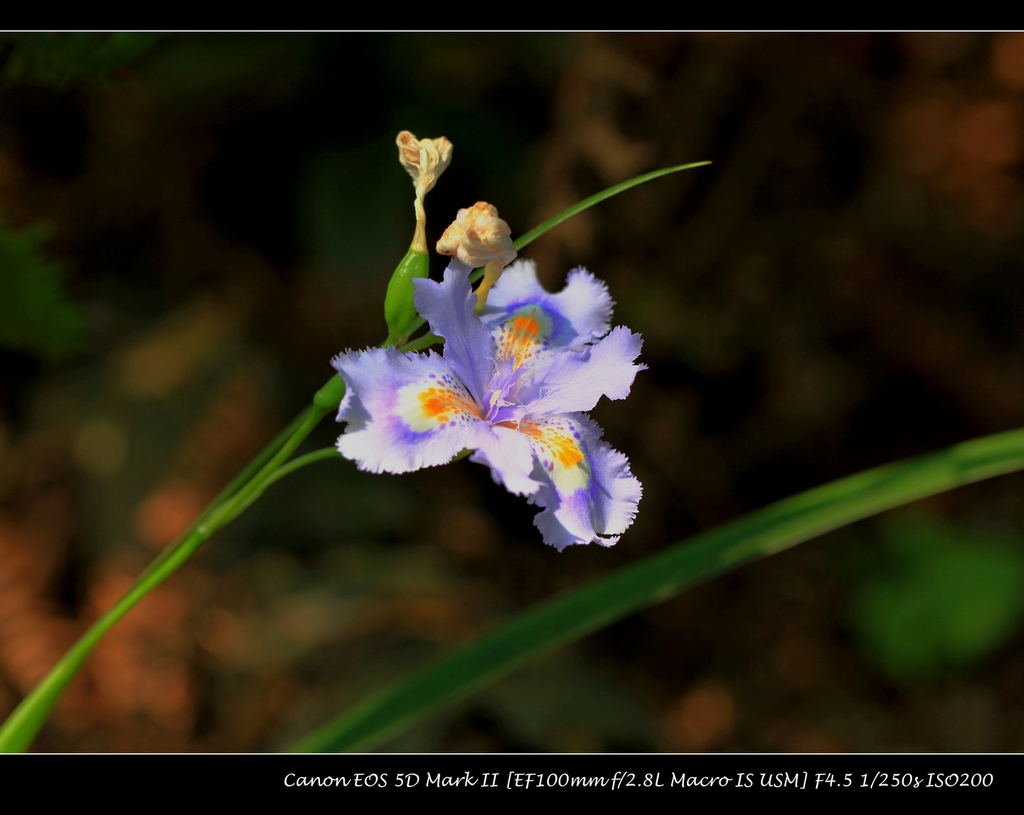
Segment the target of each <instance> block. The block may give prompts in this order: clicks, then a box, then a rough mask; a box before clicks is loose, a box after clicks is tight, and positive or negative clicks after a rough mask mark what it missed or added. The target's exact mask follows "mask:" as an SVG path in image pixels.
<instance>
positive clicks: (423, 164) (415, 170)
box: [395, 130, 452, 252]
mask: <svg viewBox="0 0 1024 815" xmlns="http://www.w3.org/2000/svg"><path fill="white" fill-rule="evenodd" d="M395 143H396V144H397V145H398V160H399V161H400V162H402V166H403V167H405V169H406V171H407V172H408V173H409V175H410V176H412V183H413V186H415V187H416V200H415V201H414V202H413V205H414V206H415V208H416V231H415V232H414V233H413V236H412V244H411V245H410V249H415V250H416V251H417V252H426V251H427V213H426V210H424V209H423V197H424V196H425V195H426V194H427V193H428V192H430V191H431V190H432V189H433V188H434V185H435V184H436V183H437V179H439V178H440V177H441V173H443V172H444V171H445V170H446V169H448V165H449V164H451V162H452V143H451V142H450V141H448V139H446V138H445V137H444V136H439V137H438V138H436V139H417V138H416V137H415V136H414V135H413V134H412V133H410V132H409V131H408V130H403V131H402V132H401V133H399V134H398V138H396V139H395Z"/></svg>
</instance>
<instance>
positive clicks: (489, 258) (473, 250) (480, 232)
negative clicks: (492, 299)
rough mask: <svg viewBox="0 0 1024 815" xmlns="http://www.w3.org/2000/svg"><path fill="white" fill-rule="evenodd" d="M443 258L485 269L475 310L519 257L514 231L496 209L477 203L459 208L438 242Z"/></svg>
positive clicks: (481, 305) (481, 306)
mask: <svg viewBox="0 0 1024 815" xmlns="http://www.w3.org/2000/svg"><path fill="white" fill-rule="evenodd" d="M437 251H438V252H439V253H440V254H442V255H451V256H453V257H457V258H458V259H459V260H461V261H462V262H463V263H465V264H466V265H467V266H474V267H475V266H483V267H484V279H483V280H482V281H481V283H480V285H479V286H478V287H477V290H476V311H477V313H478V314H479V313H480V312H481V311H482V310H483V307H484V305H485V304H486V303H487V293H488V292H489V291H490V290H491V286H493V285H494V284H495V283H497V282H498V278H499V277H501V271H502V269H504V268H505V267H506V266H507V265H508V264H510V263H511V262H512V261H513V260H515V258H516V254H517V253H516V248H515V246H513V245H512V230H511V229H510V228H509V225H508V224H507V223H505V222H504V221H503V220H502V219H501V218H499V217H498V209H497V207H495V206H493V205H491V204H488V203H486V202H485V201H477V202H476V203H475V204H473V206H471V207H470V208H469V209H460V210H459V214H458V217H456V219H455V220H454V221H453V222H452V224H451V225H450V226H449V227H448V228H447V229H446V230H445V231H444V234H443V235H442V236H441V240H439V241H438V242H437Z"/></svg>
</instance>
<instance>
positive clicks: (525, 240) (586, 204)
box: [512, 161, 711, 251]
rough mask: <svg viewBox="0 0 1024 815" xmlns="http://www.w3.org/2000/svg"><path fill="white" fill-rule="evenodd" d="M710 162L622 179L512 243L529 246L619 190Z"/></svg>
mask: <svg viewBox="0 0 1024 815" xmlns="http://www.w3.org/2000/svg"><path fill="white" fill-rule="evenodd" d="M710 163H711V162H710V161H694V162H691V163H690V164H678V165H676V166H675V167H665V168H663V169H661V170H654V171H653V172H650V173H644V174H643V175H638V176H637V177H636V178H631V179H629V180H628V181H623V182H622V183H621V184H616V185H615V186H614V187H609V188H608V189H606V190H602V191H601V192H599V193H595V194H594V195H591V196H590V197H589V198H584V199H583V200H582V201H579V202H577V203H575V204H573V205H572V206H571V207H569V208H568V209H565V210H562V211H561V212H559V213H558V214H557V215H555V216H553V217H551V218H548V219H547V220H546V221H544V223H541V224H538V225H537V226H535V227H534V228H533V229H531V230H530V231H529V232H527V233H526V234H525V235H520V236H519V237H518V238H516V239H515V240H514V241H512V245H513V246H515V248H516V250H517V251H518V250H521V249H523V248H524V247H526V246H529V245H530V244H531V243H533V242H534V241H535V240H537V238H539V237H540V236H541V235H543V234H544V233H545V232H547V231H548V230H549V229H554V228H555V227H556V226H558V225H559V224H560V223H562V221H568V220H569V219H570V218H571V217H572V216H573V215H578V214H579V213H581V212H583V210H585V209H590V207H592V206H594V204H600V203H601V202H602V201H606V200H607V199H609V198H611V197H612V196H613V195H618V194H619V193H620V192H625V191H626V190H628V189H631V188H632V187H638V186H639V185H641V184H644V183H646V182H648V181H653V180H654V179H655V178H661V177H662V176H663V175H671V174H672V173H678V172H681V171H682V170H692V169H693V168H694V167H705V166H707V165H708V164H710Z"/></svg>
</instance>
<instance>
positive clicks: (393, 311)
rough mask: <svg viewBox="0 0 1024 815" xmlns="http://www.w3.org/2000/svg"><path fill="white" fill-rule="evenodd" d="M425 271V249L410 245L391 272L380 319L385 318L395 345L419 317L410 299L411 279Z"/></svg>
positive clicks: (428, 263) (411, 295)
mask: <svg viewBox="0 0 1024 815" xmlns="http://www.w3.org/2000/svg"><path fill="white" fill-rule="evenodd" d="M429 274H430V257H429V256H428V255H427V253H426V252H423V251H420V250H417V249H410V250H409V251H408V252H406V253H405V257H404V258H402V261H401V263H399V264H398V266H397V268H396V269H395V273H394V274H393V275H392V276H391V282H390V283H388V293H387V294H386V295H385V297H384V319H385V320H387V324H388V334H389V335H390V336H389V339H391V340H392V341H393V342H394V343H395V344H396V345H401V344H402V343H403V342H405V340H406V339H407V338H408V336H409V334H411V333H412V330H413V328H414V325H415V323H416V321H417V318H418V317H419V315H418V314H417V313H416V306H415V305H414V304H413V301H412V298H413V285H412V281H413V280H414V279H415V278H417V277H427V276H429Z"/></svg>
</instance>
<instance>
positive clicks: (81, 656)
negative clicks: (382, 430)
mask: <svg viewBox="0 0 1024 815" xmlns="http://www.w3.org/2000/svg"><path fill="white" fill-rule="evenodd" d="M327 413H328V409H326V408H324V407H322V406H318V405H315V404H314V405H310V406H309V407H308V408H306V409H305V410H304V411H303V412H302V413H300V414H299V416H298V417H296V419H295V421H293V422H292V423H291V424H290V425H289V426H288V428H286V430H285V431H284V432H282V433H281V434H279V435H278V436H277V438H275V439H274V441H272V442H271V443H270V444H269V445H267V447H266V448H264V450H263V452H261V453H260V455H258V456H257V457H256V458H255V459H254V460H253V462H252V463H251V464H250V465H249V466H248V467H246V469H245V470H243V471H242V473H240V474H239V476H238V477H236V478H235V479H234V480H233V481H232V482H231V483H230V484H228V486H227V487H225V488H224V490H222V491H221V493H220V495H218V496H217V498H215V499H214V501H213V502H211V504H210V506H209V507H207V509H206V510H205V511H204V512H203V513H202V514H201V515H200V516H199V517H198V518H197V519H196V520H195V522H194V523H193V524H192V526H191V527H189V529H188V531H187V532H186V533H185V534H184V535H183V536H182V537H181V538H179V539H178V541H177V542H175V543H174V544H172V545H171V546H170V547H168V549H167V550H166V551H165V552H164V553H162V554H161V555H160V556H159V557H158V558H157V559H156V560H155V561H154V562H153V563H152V564H150V566H149V567H148V568H147V569H146V570H145V571H144V572H143V573H142V574H141V575H140V576H139V578H138V579H137V580H136V581H135V583H133V584H132V586H131V588H129V589H128V591H127V592H126V593H125V594H124V596H122V597H121V599H119V600H118V601H117V602H116V603H115V604H114V606H113V607H112V608H111V609H110V610H109V611H107V612H106V613H105V614H103V615H102V616H101V617H100V618H99V619H98V620H97V621H96V622H95V623H93V625H92V626H91V627H90V628H89V630H88V631H86V632H85V633H84V634H83V635H82V636H81V637H80V638H79V640H78V641H77V642H76V643H75V644H74V645H73V646H72V647H71V649H70V650H69V651H68V652H67V653H66V654H65V655H64V656H63V657H62V658H61V659H60V661H59V662H58V663H57V664H56V665H55V666H54V667H53V669H52V670H51V671H50V672H49V673H48V674H47V675H46V677H45V678H44V679H43V681H42V682H40V683H39V684H38V685H37V686H36V687H35V688H34V689H33V690H32V692H31V693H29V694H28V696H26V697H25V698H24V699H23V700H22V702H21V704H20V705H18V707H17V708H15V710H14V712H13V713H12V714H11V715H10V717H9V718H8V719H7V721H6V722H4V724H3V726H2V727H0V752H7V753H10V752H20V751H23V750H25V749H26V748H27V747H28V746H29V744H31V743H32V739H33V738H35V735H36V733H38V732H39V729H40V728H41V727H42V726H43V722H45V721H46V718H47V717H48V716H49V714H50V711H51V710H52V709H53V706H54V705H55V704H56V703H57V700H58V699H59V698H60V696H61V694H62V693H63V692H64V690H65V689H66V688H67V686H68V685H69V684H70V683H71V680H72V679H74V677H75V675H76V674H77V673H78V671H79V670H81V668H82V665H83V664H84V663H85V661H86V659H88V657H89V655H90V654H91V653H92V651H93V649H94V648H95V647H96V645H97V643H99V641H100V640H101V639H102V638H103V636H104V635H105V634H106V633H107V632H108V631H109V630H110V629H111V628H112V627H113V626H114V624H115V623H117V622H118V621H119V620H120V619H121V618H122V617H124V615H125V614H127V613H128V612H129V611H131V609H132V608H134V607H135V605H136V604H137V603H138V602H139V601H140V600H141V599H142V598H143V597H145V596H146V595H147V594H148V593H149V592H150V591H152V590H153V589H154V588H156V587H157V586H158V585H160V583H162V582H163V581H164V580H166V579H167V578H168V577H169V576H170V575H172V574H173V573H174V572H175V571H177V569H178V568H179V567H180V566H181V565H182V564H183V563H185V561H187V560H188V559H189V558H190V557H191V556H192V555H193V554H194V553H195V552H196V551H197V550H198V549H199V547H201V546H202V545H203V544H204V543H205V542H206V541H207V540H209V539H210V537H211V536H212V535H213V534H214V533H215V532H217V531H218V530H219V529H221V528H222V527H224V526H225V525H226V524H228V523H230V522H231V521H232V520H233V519H234V518H236V517H237V516H238V515H239V514H240V513H241V512H243V511H244V510H245V508H246V507H248V506H249V504H251V503H252V501H253V500H255V498H256V497H257V496H258V495H259V494H260V493H261V492H262V491H263V490H264V489H265V488H266V486H267V484H268V483H272V482H273V481H276V480H277V479H278V478H280V477H281V475H283V474H279V470H280V469H282V468H281V464H282V463H283V462H284V461H286V460H287V458H288V457H289V456H290V455H291V454H292V453H293V452H294V451H295V449H296V448H297V447H298V446H299V445H300V444H301V443H302V441H303V440H304V439H305V438H306V436H308V435H309V434H310V432H311V431H312V430H313V428H314V427H316V425H317V424H319V422H320V420H321V419H323V417H324V416H325V415H327ZM289 431H290V432H289ZM282 439H283V441H282ZM275 447H276V449H275ZM302 458H309V457H308V456H303V457H302ZM296 461H301V459H297V460H296ZM307 463H309V462H307ZM293 464H295V462H293ZM292 469H296V468H295V467H293V468H292ZM290 471H291V470H289V472H290Z"/></svg>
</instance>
